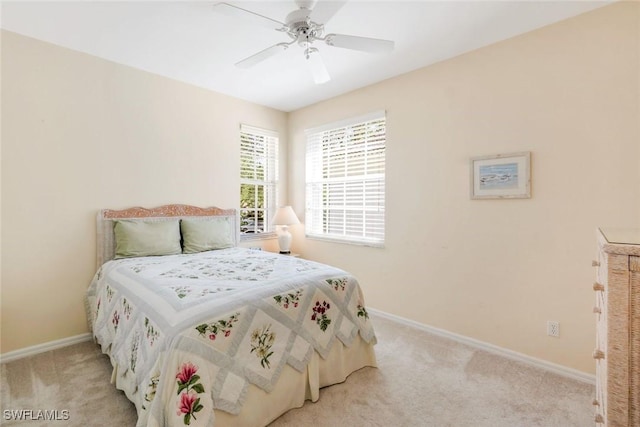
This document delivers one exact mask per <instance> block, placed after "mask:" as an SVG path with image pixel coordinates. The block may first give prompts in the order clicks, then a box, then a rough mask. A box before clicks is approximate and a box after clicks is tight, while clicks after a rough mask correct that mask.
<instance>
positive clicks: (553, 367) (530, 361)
mask: <svg viewBox="0 0 640 427" xmlns="http://www.w3.org/2000/svg"><path fill="white" fill-rule="evenodd" d="M367 310H369V312H371V313H373V314H376V315H378V316H380V317H384V318H386V319H388V320H391V321H396V322H398V323H403V324H405V325H408V326H412V327H414V328H417V329H420V330H423V331H426V332H429V333H432V334H434V335H438V336H441V337H444V338H449V339H452V340H454V341H457V342H460V343H462V344H466V345H469V346H471V347H475V348H478V349H481V350H484V351H487V352H489V353H493V354H496V355H498V356H502V357H505V358H507V359H511V360H515V361H518V362H522V363H526V364H527V365H530V366H534V367H536V368H540V369H544V370H545V371H548V372H553V373H554V374H558V375H561V376H563V377H567V378H571V379H574V380H577V381H581V382H584V383H587V384H593V385H595V383H596V377H595V375H592V374H588V373H586V372H582V371H578V370H577V369H573V368H569V367H567V366H563V365H558V364H556V363H552V362H548V361H546V360H542V359H538V358H535V357H532V356H528V355H526V354H523V353H518V352H517V351H513V350H509V349H506V348H504V347H499V346H497V345H493V344H489V343H487V342H484V341H480V340H477V339H474V338H470V337H466V336H464V335H459V334H456V333H453V332H449V331H447V330H444V329H440V328H436V327H433V326H429V325H425V324H424V323H420V322H416V321H414V320H410V319H406V318H404V317H400V316H396V315H395V314H391V313H387V312H384V311H381V310H377V309H374V308H370V307H367Z"/></svg>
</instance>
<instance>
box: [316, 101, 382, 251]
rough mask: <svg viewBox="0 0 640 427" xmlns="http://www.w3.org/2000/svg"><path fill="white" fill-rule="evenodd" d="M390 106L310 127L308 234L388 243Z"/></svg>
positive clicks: (377, 244) (376, 243) (355, 241)
mask: <svg viewBox="0 0 640 427" xmlns="http://www.w3.org/2000/svg"><path fill="white" fill-rule="evenodd" d="M385 146H386V119H385V112H384V111H380V112H376V113H372V114H368V115H366V116H362V117H358V118H355V119H351V120H347V121H342V122H338V123H332V124H329V125H326V126H322V127H319V128H315V129H309V130H307V158H306V170H307V172H306V173H307V177H306V178H307V183H306V193H307V194H306V213H305V227H306V234H307V236H309V237H318V238H326V239H335V240H341V241H347V242H352V243H362V244H369V245H374V246H382V245H383V244H384V215H385V207H384V206H385V204H384V200H385Z"/></svg>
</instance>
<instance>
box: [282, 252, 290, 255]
mask: <svg viewBox="0 0 640 427" xmlns="http://www.w3.org/2000/svg"><path fill="white" fill-rule="evenodd" d="M280 253H281V254H282V255H290V254H291V251H280Z"/></svg>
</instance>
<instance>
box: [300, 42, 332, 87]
mask: <svg viewBox="0 0 640 427" xmlns="http://www.w3.org/2000/svg"><path fill="white" fill-rule="evenodd" d="M305 56H306V58H307V62H308V63H309V67H310V68H311V74H312V75H313V81H314V82H315V84H317V85H321V84H324V83H327V82H328V81H329V80H331V77H330V76H329V72H328V71H327V67H326V66H325V65H324V61H323V60H322V57H321V56H320V52H319V51H318V49H316V48H314V47H310V48H308V49H306V50H305Z"/></svg>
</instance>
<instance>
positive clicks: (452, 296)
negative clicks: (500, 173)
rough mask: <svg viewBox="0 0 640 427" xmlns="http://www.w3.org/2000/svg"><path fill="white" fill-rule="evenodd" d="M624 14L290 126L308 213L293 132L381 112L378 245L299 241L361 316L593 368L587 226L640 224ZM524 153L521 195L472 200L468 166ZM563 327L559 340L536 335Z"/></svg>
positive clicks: (404, 80)
mask: <svg viewBox="0 0 640 427" xmlns="http://www.w3.org/2000/svg"><path fill="white" fill-rule="evenodd" d="M638 9H639V6H638V4H637V3H636V4H635V5H634V4H630V3H621V4H615V5H612V6H608V7H605V8H603V9H600V10H596V11H594V12H592V13H588V14H586V15H582V16H578V17H576V18H574V19H570V20H567V21H564V22H561V23H558V24H556V25H552V26H549V27H546V28H543V29H540V30H538V31H535V32H532V33H528V34H525V35H522V36H520V37H517V38H514V39H510V40H507V41H504V42H501V43H498V44H495V45H492V46H489V47H486V48H483V49H480V50H477V51H474V52H471V53H468V54H465V55H462V56H459V57H456V58H454V59H452V60H448V61H445V62H442V63H439V64H436V65H434V66H431V67H427V68H424V69H420V70H417V71H415V72H412V73H409V74H406V75H403V76H400V77H397V78H393V79H390V80H387V81H384V82H382V83H380V84H376V85H373V86H369V87H367V88H364V89H362V90H358V91H355V92H352V93H349V94H347V95H344V96H339V97H336V98H333V99H331V100H328V101H326V102H322V103H319V104H316V105H314V106H311V107H308V108H304V109H302V110H299V111H296V112H294V113H292V114H290V117H289V141H290V142H289V144H290V145H289V149H290V163H289V172H290V174H291V175H290V179H289V184H290V185H289V191H290V193H289V195H290V201H291V202H292V204H293V206H294V209H295V210H296V212H297V213H298V214H299V215H300V216H301V217H302V215H303V214H304V181H305V178H304V146H305V138H304V130H305V129H306V128H310V127H314V126H318V125H321V124H325V123H328V122H331V121H335V120H340V119H344V118H347V117H351V116H357V115H360V114H363V113H367V112H369V111H373V110H378V109H385V110H386V111H387V199H386V200H387V213H386V227H387V236H386V247H385V248H384V249H375V248H368V247H359V246H351V245H341V244H333V243H327V242H321V241H314V240H305V239H304V237H303V235H304V229H303V227H302V226H298V227H297V228H296V229H294V230H292V232H293V233H295V235H296V240H295V242H294V249H295V250H296V251H301V252H302V253H303V254H304V255H305V256H306V257H309V258H312V259H315V260H318V261H321V262H326V263H330V264H334V265H337V266H340V267H343V268H345V269H347V270H349V271H351V272H353V273H354V274H356V275H357V276H358V277H359V279H360V281H361V282H362V285H363V287H364V291H365V295H366V297H367V302H368V304H369V305H370V306H372V307H375V308H377V309H380V310H383V311H386V312H390V313H393V314H396V315H399V316H402V317H405V318H409V319H412V320H415V321H418V322H421V323H425V324H429V325H432V326H435V327H438V328H442V329H446V330H449V331H452V332H455V333H458V334H462V335H465V336H469V337H472V338H475V339H478V340H481V341H485V342H489V343H492V344H495V345H498V346H502V347H506V348H508V349H511V350H515V351H518V352H522V353H525V354H528V355H531V356H534V357H538V358H541V359H545V360H548V361H551V362H555V363H558V364H562V365H565V366H569V367H572V368H575V369H578V370H582V371H586V372H592V371H593V370H594V368H593V360H592V359H591V356H590V355H591V351H592V350H593V345H594V341H595V338H594V318H593V314H592V313H591V309H592V306H593V303H594V295H593V291H591V282H592V281H593V278H594V271H593V269H592V268H591V266H590V264H591V259H593V256H594V254H595V250H596V249H595V229H596V227H598V226H604V225H610V226H636V227H638V226H640V169H639V168H638V160H639V159H640V130H639V126H640V125H639V123H638V118H639V117H640V110H639V93H640V92H639V78H640V68H639V62H640V61H639V49H640V44H639V25H640V24H639V23H640V19H639V17H640V12H639V10H638ZM517 151H531V153H532V183H533V184H532V194H533V196H532V198H531V199H526V200H470V199H469V158H470V157H472V156H478V155H489V154H496V153H509V152H517ZM547 320H558V321H560V327H561V337H560V338H551V337H548V336H546V321H547Z"/></svg>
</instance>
